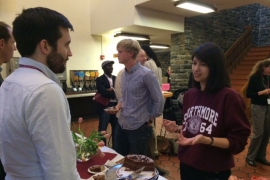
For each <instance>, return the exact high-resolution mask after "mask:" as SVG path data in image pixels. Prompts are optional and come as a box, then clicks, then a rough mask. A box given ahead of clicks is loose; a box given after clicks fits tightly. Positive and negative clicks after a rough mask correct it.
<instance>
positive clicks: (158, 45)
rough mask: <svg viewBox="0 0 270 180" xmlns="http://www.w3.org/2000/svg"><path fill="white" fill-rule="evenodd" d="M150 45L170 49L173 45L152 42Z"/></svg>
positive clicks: (154, 47)
mask: <svg viewBox="0 0 270 180" xmlns="http://www.w3.org/2000/svg"><path fill="white" fill-rule="evenodd" d="M150 47H151V48H153V49H169V48H170V47H171V46H169V45H166V44H154V43H153V44H150Z"/></svg>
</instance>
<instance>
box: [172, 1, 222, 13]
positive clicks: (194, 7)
mask: <svg viewBox="0 0 270 180" xmlns="http://www.w3.org/2000/svg"><path fill="white" fill-rule="evenodd" d="M174 6H176V7H178V8H183V9H188V10H191V11H196V12H199V13H210V12H215V11H217V9H216V8H215V7H214V6H211V5H208V4H204V3H199V2H196V1H191V0H190V1H178V2H175V3H174Z"/></svg>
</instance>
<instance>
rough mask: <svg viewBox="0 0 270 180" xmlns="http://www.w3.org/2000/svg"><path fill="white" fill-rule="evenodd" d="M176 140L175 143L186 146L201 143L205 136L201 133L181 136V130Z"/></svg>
mask: <svg viewBox="0 0 270 180" xmlns="http://www.w3.org/2000/svg"><path fill="white" fill-rule="evenodd" d="M177 140H178V141H176V143H177V144H180V145H181V146H188V145H194V144H199V143H203V142H204V141H205V137H204V136H203V135H201V134H198V135H197V136H195V137H192V138H186V137H184V136H183V133H182V132H181V133H180V134H178V135H177Z"/></svg>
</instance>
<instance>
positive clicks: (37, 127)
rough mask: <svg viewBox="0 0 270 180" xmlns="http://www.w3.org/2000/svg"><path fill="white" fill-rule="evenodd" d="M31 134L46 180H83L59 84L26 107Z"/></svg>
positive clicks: (39, 91) (33, 96)
mask: <svg viewBox="0 0 270 180" xmlns="http://www.w3.org/2000/svg"><path fill="white" fill-rule="evenodd" d="M25 108H26V113H25V119H26V123H27V127H28V133H29V134H30V136H31V138H32V142H33V144H34V146H35V148H36V152H37V155H38V156H39V159H40V163H41V166H42V168H43V170H44V176H45V179H48V180H51V179H75V180H77V179H80V177H79V175H78V172H77V169H76V152H75V145H74V142H73V139H72V136H71V132H70V112H69V106H68V103H67V99H66V97H65V95H64V93H63V91H62V90H61V88H60V87H59V86H58V85H57V84H45V85H43V86H41V87H40V88H39V89H37V90H36V91H34V92H33V93H32V94H31V96H30V98H29V100H28V102H27V104H26V106H25Z"/></svg>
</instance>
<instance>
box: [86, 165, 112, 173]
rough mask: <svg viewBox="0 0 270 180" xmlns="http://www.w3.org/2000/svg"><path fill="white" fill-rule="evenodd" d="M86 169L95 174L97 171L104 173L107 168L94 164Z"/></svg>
mask: <svg viewBox="0 0 270 180" xmlns="http://www.w3.org/2000/svg"><path fill="white" fill-rule="evenodd" d="M87 170H88V172H89V173H91V174H97V173H105V172H106V171H107V170H108V168H107V167H106V166H104V165H94V166H90V167H89V168H88V169H87Z"/></svg>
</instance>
